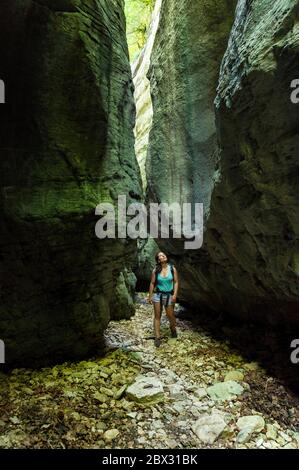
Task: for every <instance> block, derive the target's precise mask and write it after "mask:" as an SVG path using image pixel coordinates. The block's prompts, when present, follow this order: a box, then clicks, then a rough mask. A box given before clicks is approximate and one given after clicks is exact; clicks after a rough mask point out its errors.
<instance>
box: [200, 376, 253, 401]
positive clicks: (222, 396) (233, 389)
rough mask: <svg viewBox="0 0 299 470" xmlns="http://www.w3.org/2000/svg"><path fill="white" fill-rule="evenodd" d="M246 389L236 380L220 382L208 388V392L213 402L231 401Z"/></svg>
mask: <svg viewBox="0 0 299 470" xmlns="http://www.w3.org/2000/svg"><path fill="white" fill-rule="evenodd" d="M243 391H244V387H242V385H240V384H238V383H237V382H235V381H234V380H227V381H226V382H218V383H216V384H214V385H212V386H211V387H208V388H207V392H208V394H209V396H210V397H211V398H212V400H222V401H224V400H231V399H232V398H233V397H234V396H235V395H241V394H242V393H243Z"/></svg>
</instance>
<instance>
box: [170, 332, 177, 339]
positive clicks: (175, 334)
mask: <svg viewBox="0 0 299 470" xmlns="http://www.w3.org/2000/svg"><path fill="white" fill-rule="evenodd" d="M171 337H172V338H177V337H178V334H177V332H176V330H171Z"/></svg>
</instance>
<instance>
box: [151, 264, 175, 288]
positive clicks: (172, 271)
mask: <svg viewBox="0 0 299 470" xmlns="http://www.w3.org/2000/svg"><path fill="white" fill-rule="evenodd" d="M168 264H169V265H170V271H171V275H172V284H173V283H174V270H173V265H172V264H171V263H168ZM156 286H157V268H155V284H154V288H155V291H156V292H157V290H156ZM173 292H174V291H173V288H172V291H171V294H173Z"/></svg>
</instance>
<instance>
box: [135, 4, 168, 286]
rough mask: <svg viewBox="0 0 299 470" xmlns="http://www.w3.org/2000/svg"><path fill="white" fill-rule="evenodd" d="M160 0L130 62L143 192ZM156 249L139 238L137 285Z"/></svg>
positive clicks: (143, 279)
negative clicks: (150, 74) (151, 69)
mask: <svg viewBox="0 0 299 470" xmlns="http://www.w3.org/2000/svg"><path fill="white" fill-rule="evenodd" d="M161 5H162V0H156V3H155V8H154V11H153V15H152V21H151V25H150V29H149V35H148V40H147V42H146V45H145V47H144V49H143V51H142V53H141V54H140V56H139V58H138V59H137V61H136V62H135V63H134V64H133V65H132V74H133V82H134V86H135V92H134V98H135V103H136V123H135V129H134V134H135V152H136V158H137V161H138V164H139V168H140V172H141V178H142V186H143V191H144V193H146V186H147V181H146V169H145V165H146V155H147V148H148V139H149V133H150V129H151V126H152V118H153V106H152V99H151V90H150V82H149V79H148V77H147V73H148V70H149V66H150V59H151V53H152V49H153V45H154V41H155V37H156V33H157V29H158V26H159V20H160V10H161ZM158 250H159V247H158V245H157V244H156V242H155V240H153V239H152V238H149V239H148V240H139V243H138V260H137V265H136V269H135V270H134V272H135V274H136V277H137V284H136V289H137V290H140V291H147V290H148V288H149V283H150V276H151V272H152V270H153V268H154V266H155V264H156V262H155V254H156V252H157V251H158Z"/></svg>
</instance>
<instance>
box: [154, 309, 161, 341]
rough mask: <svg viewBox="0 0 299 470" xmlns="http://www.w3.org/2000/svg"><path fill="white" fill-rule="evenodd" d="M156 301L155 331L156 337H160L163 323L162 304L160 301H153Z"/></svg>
mask: <svg viewBox="0 0 299 470" xmlns="http://www.w3.org/2000/svg"><path fill="white" fill-rule="evenodd" d="M153 303H154V312H155V318H154V332H155V337H156V338H160V323H161V314H162V312H161V305H160V302H153Z"/></svg>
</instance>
